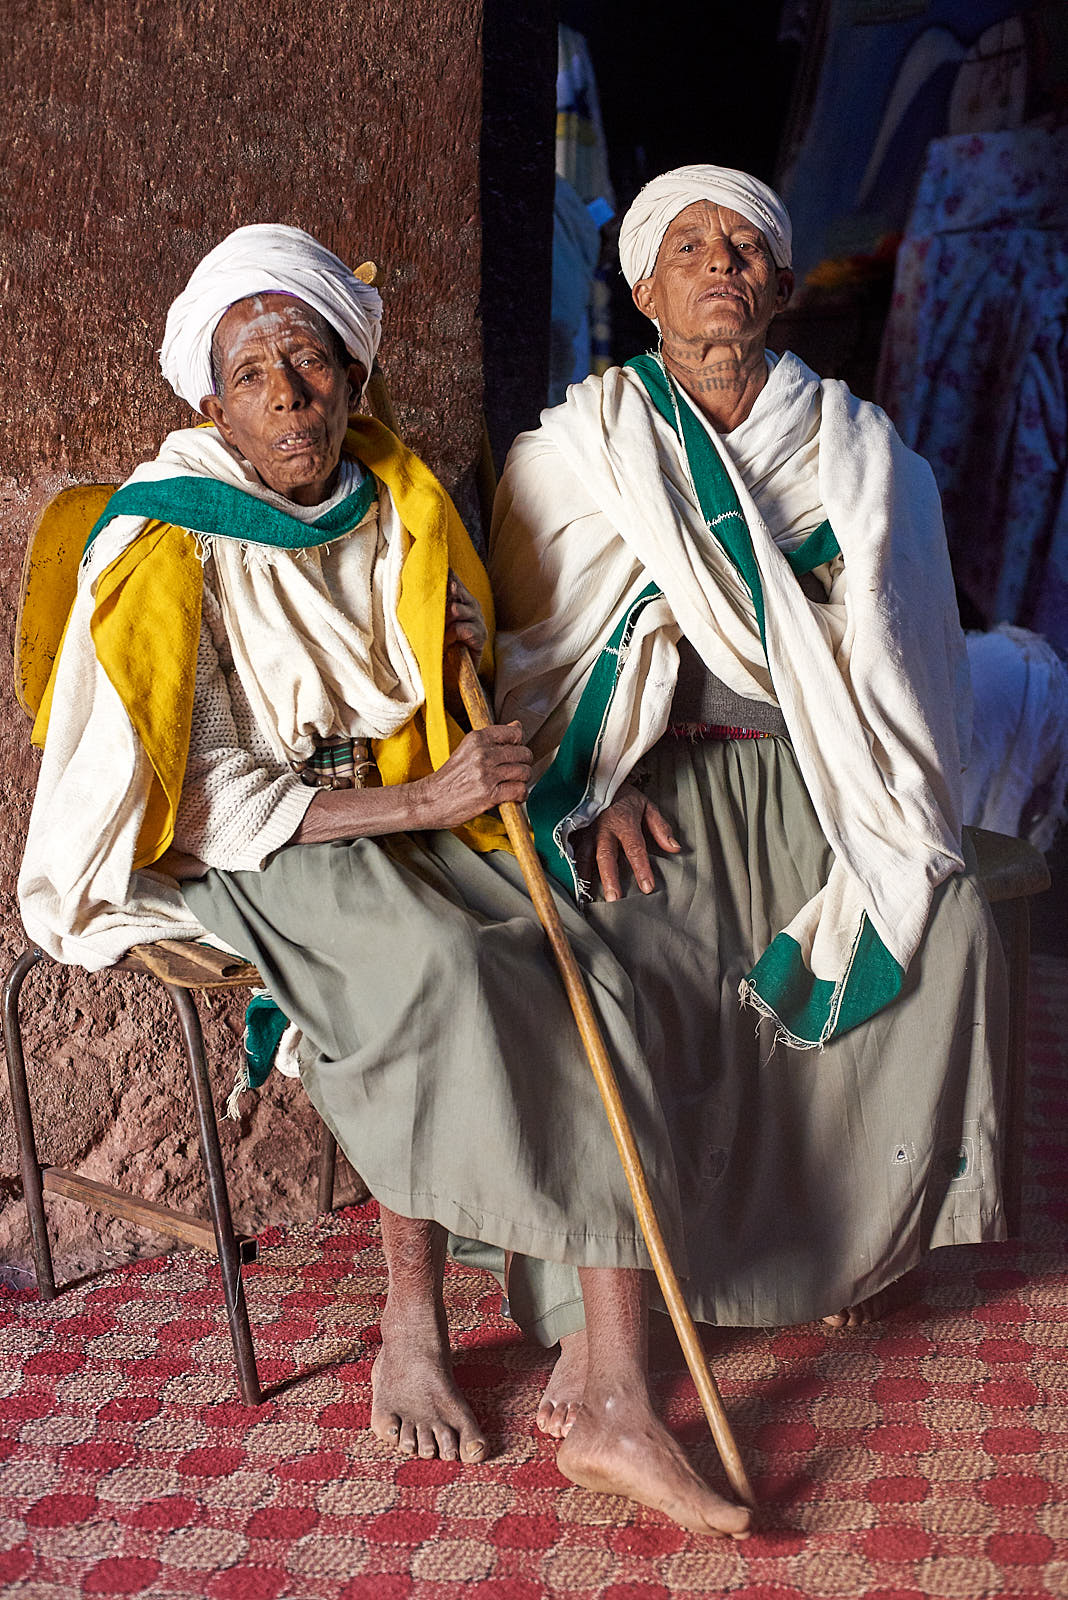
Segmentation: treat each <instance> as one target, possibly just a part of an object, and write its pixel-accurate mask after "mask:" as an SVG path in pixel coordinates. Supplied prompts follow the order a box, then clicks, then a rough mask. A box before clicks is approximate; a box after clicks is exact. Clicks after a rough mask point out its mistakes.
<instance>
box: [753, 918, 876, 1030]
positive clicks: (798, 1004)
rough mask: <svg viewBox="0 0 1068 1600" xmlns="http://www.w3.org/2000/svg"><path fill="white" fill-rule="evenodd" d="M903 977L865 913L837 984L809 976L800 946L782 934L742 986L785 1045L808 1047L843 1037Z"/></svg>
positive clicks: (774, 940) (827, 979)
mask: <svg viewBox="0 0 1068 1600" xmlns="http://www.w3.org/2000/svg"><path fill="white" fill-rule="evenodd" d="M904 978H905V972H904V968H903V967H902V966H901V965H900V964H899V963H898V962H897V961H895V960H894V958H893V956H892V955H891V954H890V952H889V950H887V948H886V946H885V945H884V944H883V942H882V940H881V939H880V938H879V935H878V934H877V933H876V931H875V929H874V928H873V927H872V925H871V922H870V921H869V919H868V916H867V913H866V912H865V913H863V914H862V915H861V919H860V931H859V933H858V934H857V940H856V943H855V945H854V946H853V953H852V955H851V956H850V959H849V965H848V967H847V968H846V974H845V978H844V980H843V981H842V982H840V983H835V982H833V981H832V980H831V979H830V978H817V977H814V976H813V974H812V973H811V972H810V971H809V969H808V967H806V965H805V962H804V958H803V956H802V954H801V946H800V945H799V944H798V942H797V940H796V939H793V938H791V937H790V935H789V934H788V933H777V934H776V935H775V937H774V939H773V940H772V941H771V943H770V944H769V946H768V948H767V949H766V950H765V951H764V954H763V955H762V956H761V957H760V960H759V961H758V962H757V964H756V966H755V967H754V968H753V970H752V972H750V974H749V976H748V978H747V979H746V982H747V984H749V985H750V986H751V988H752V990H753V995H754V997H755V999H756V1002H757V1006H758V1009H759V1010H762V1011H765V1012H768V1013H770V1014H771V1015H772V1016H773V1017H774V1018H775V1020H776V1022H777V1023H778V1024H779V1026H780V1027H781V1028H782V1030H783V1032H784V1033H785V1034H786V1035H787V1036H788V1038H789V1040H790V1041H791V1042H795V1043H797V1044H798V1045H800V1046H802V1047H804V1046H808V1047H810V1048H811V1047H812V1046H815V1045H821V1044H826V1043H827V1042H828V1041H829V1040H830V1039H832V1038H838V1037H839V1036H840V1035H841V1034H843V1033H848V1032H849V1030H850V1028H855V1027H857V1026H858V1025H859V1024H860V1023H862V1022H867V1021H868V1019H869V1018H870V1017H873V1016H874V1015H875V1013H876V1012H877V1011H881V1010H882V1009H883V1007H884V1006H888V1005H890V1003H891V1002H892V1001H894V1000H896V999H897V997H898V995H899V994H900V993H901V985H902V983H903V982H904Z"/></svg>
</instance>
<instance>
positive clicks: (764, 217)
mask: <svg viewBox="0 0 1068 1600" xmlns="http://www.w3.org/2000/svg"><path fill="white" fill-rule="evenodd" d="M698 200H711V201H712V202H713V204H715V205H721V206H729V208H730V209H731V210H732V211H737V212H738V214H739V215H740V216H743V217H745V218H746V220H747V221H749V222H751V223H752V224H753V226H754V227H756V228H759V229H760V231H761V233H763V234H764V236H765V238H766V239H767V241H768V243H769V245H770V246H771V253H772V256H773V257H774V260H775V265H776V266H777V267H788V266H789V265H790V261H791V259H792V257H791V247H792V237H793V234H792V228H791V225H790V215H789V212H788V211H787V209H786V207H785V206H784V205H783V203H782V201H781V200H780V199H779V197H778V195H777V194H776V193H775V191H774V189H769V188H768V186H767V184H766V183H761V181H760V179H759V178H751V177H750V176H749V174H748V172H739V171H737V170H736V169H735V168H734V167H713V166H707V165H697V166H691V167H676V168H675V169H674V170H673V171H671V172H663V173H661V175H660V176H659V177H658V178H653V179H652V181H651V182H649V183H647V184H646V185H645V187H644V189H641V190H639V192H638V195H637V197H636V199H635V200H634V202H633V204H632V205H631V207H630V209H629V210H628V212H627V214H626V216H625V217H624V218H623V222H622V224H621V225H620V229H619V262H620V266H621V267H622V268H623V276H624V277H625V278H626V280H627V282H628V283H629V284H630V286H631V288H632V289H633V287H634V285H635V284H636V283H637V282H638V281H639V280H640V279H642V278H649V277H651V276H652V272H653V268H654V267H655V266H656V258H657V254H658V252H659V250H660V246H661V244H662V243H663V241H664V235H665V233H666V232H667V231H668V229H669V228H670V226H671V224H672V223H673V222H674V220H675V218H676V217H677V216H678V214H679V212H680V211H685V210H686V207H687V206H692V205H694V204H696V202H697V201H698Z"/></svg>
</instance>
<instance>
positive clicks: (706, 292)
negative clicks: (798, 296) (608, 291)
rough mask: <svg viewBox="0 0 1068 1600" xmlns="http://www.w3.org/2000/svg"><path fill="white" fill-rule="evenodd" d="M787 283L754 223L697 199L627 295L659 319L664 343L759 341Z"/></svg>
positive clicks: (790, 276) (790, 277)
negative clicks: (648, 273)
mask: <svg viewBox="0 0 1068 1600" xmlns="http://www.w3.org/2000/svg"><path fill="white" fill-rule="evenodd" d="M793 286H794V277H793V273H792V272H790V271H789V270H788V269H786V268H782V269H780V268H777V267H776V265H775V261H774V259H773V257H772V254H771V247H770V246H769V244H768V241H767V240H766V239H765V237H764V235H763V234H762V233H761V231H760V229H759V228H758V227H757V226H756V225H755V224H754V223H752V222H749V221H747V219H746V218H745V217H743V216H741V215H740V214H739V213H738V212H737V211H732V210H731V209H730V207H729V206H721V205H715V204H714V203H713V202H712V201H710V200H698V201H697V202H696V203H695V204H694V205H691V206H687V207H686V209H685V211H680V212H679V214H678V216H677V217H676V218H675V219H674V221H673V222H672V223H671V225H670V227H669V228H668V230H667V232H666V233H665V235H664V238H663V241H662V243H661V245H660V249H659V251H658V252H657V257H656V266H655V267H654V268H653V274H652V277H650V278H642V279H640V280H639V281H638V282H637V283H636V284H635V285H634V291H633V292H634V303H635V305H636V306H637V307H638V310H639V311H642V312H644V313H645V315H646V316H647V317H655V318H656V319H657V320H658V321H659V323H660V331H661V334H662V335H663V339H664V343H665V345H668V344H672V343H673V344H676V345H678V344H684V345H702V344H716V343H721V344H732V343H735V342H737V341H745V342H749V341H752V340H758V339H759V340H763V337H764V334H765V333H766V332H767V329H768V324H769V323H770V322H771V319H772V317H773V316H774V315H775V313H776V312H777V311H781V310H782V308H783V307H784V306H785V304H786V302H787V301H788V300H789V298H790V293H791V290H792V289H793Z"/></svg>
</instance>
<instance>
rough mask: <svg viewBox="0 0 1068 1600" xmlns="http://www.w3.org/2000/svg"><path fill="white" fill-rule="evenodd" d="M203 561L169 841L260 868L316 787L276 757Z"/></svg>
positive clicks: (216, 862) (206, 856)
mask: <svg viewBox="0 0 1068 1600" xmlns="http://www.w3.org/2000/svg"><path fill="white" fill-rule="evenodd" d="M212 568H213V563H212V561H211V559H210V557H209V559H208V561H207V562H206V563H205V567H204V600H203V610H202V613H201V622H200V644H199V648H198V650H197V681H196V689H195V691H194V695H193V723H192V728H191V730H190V735H189V759H188V762H187V764H186V769H185V782H184V784H183V786H182V798H181V801H180V802H179V806H178V816H177V819H176V822H175V831H174V846H175V848H176V849H177V850H179V851H182V852H183V853H186V854H188V855H192V856H196V857H198V859H199V860H201V861H204V862H206V863H207V865H208V866H209V867H223V868H226V869H228V870H230V871H235V872H236V871H240V870H241V869H243V868H244V869H250V870H253V871H256V870H258V869H259V868H260V867H262V866H263V864H264V862H265V861H266V859H267V857H268V856H269V855H271V853H272V852H273V851H275V850H277V849H279V848H280V847H281V846H282V845H284V844H285V843H286V841H287V839H290V838H292V836H293V834H294V833H295V832H296V830H297V828H298V827H299V826H300V823H301V821H302V819H303V817H304V813H305V812H306V811H307V809H308V807H309V806H310V805H311V802H312V801H313V800H314V798H315V794H316V791H315V790H314V789H311V788H308V787H307V785H305V784H304V783H302V782H301V780H300V778H299V777H298V776H297V775H296V773H295V772H293V771H292V770H291V769H290V768H289V767H287V766H285V765H284V764H283V763H282V762H281V761H279V759H278V757H277V755H276V754H275V752H274V749H273V748H272V745H271V743H270V741H269V740H268V738H267V736H266V735H265V734H264V732H263V730H262V729H261V728H260V727H259V725H258V723H257V721H256V718H255V716H254V714H253V711H252V707H251V706H250V705H249V702H248V698H247V696H246V694H245V691H244V689H243V688H242V685H241V679H240V678H239V677H238V674H237V671H236V670H235V668H234V663H233V658H232V656H231V654H230V647H229V644H228V641H227V638H226V630H225V627H224V624H223V614H222V607H221V606H220V605H219V601H218V598H217V596H216V594H215V591H214V588H213V586H212Z"/></svg>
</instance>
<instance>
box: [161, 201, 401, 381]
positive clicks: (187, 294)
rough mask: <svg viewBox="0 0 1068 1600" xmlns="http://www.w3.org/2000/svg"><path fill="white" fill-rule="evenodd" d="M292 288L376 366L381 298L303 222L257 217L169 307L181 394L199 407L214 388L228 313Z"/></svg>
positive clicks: (167, 338)
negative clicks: (214, 359)
mask: <svg viewBox="0 0 1068 1600" xmlns="http://www.w3.org/2000/svg"><path fill="white" fill-rule="evenodd" d="M264 293H275V294H292V295H296V296H297V297H298V299H300V300H303V301H304V302H305V304H306V305H309V306H311V307H312V308H313V310H315V311H318V312H319V313H320V314H321V315H322V316H324V317H325V318H326V320H327V322H329V324H330V326H331V327H332V328H335V329H336V330H337V332H338V333H339V334H340V335H341V337H342V339H344V341H345V348H346V349H347V350H348V352H349V354H350V355H351V356H352V358H353V360H354V361H359V362H361V363H362V364H363V366H364V367H365V368H366V369H367V371H368V373H369V372H370V370H371V363H372V361H373V360H374V358H375V352H376V350H377V349H378V341H379V338H380V336H381V322H382V301H381V298H380V297H379V293H378V290H377V289H372V288H371V286H370V285H369V284H366V283H361V282H360V280H359V278H357V277H356V275H355V273H353V272H352V271H351V270H350V269H349V268H348V267H347V266H346V265H345V263H344V262H343V261H340V260H339V259H338V257H337V256H336V255H334V253H333V252H332V251H331V250H328V249H327V248H326V246H325V245H322V244H320V243H319V241H318V240H317V239H313V238H312V236H311V234H310V233H305V232H304V231H303V230H302V229H301V228H289V227H286V226H285V225H284V224H283V223H280V222H257V223H253V224H252V225H251V226H249V227H246V228H238V229H236V230H235V232H233V233H231V234H229V235H228V236H227V238H225V239H224V240H223V241H222V243H221V244H217V245H216V246H215V249H214V250H212V251H210V252H209V254H208V255H206V256H205V257H204V259H203V261H202V262H201V263H200V265H199V266H198V267H196V268H195V269H194V272H193V276H192V277H191V278H190V280H189V282H188V283H187V284H186V286H185V288H184V289H183V290H182V292H181V294H180V295H179V296H178V298H177V300H175V302H174V304H173V305H172V306H171V309H170V310H169V311H168V313H167V326H166V329H165V331H164V335H163V349H162V350H161V351H160V358H159V364H160V368H161V369H162V372H163V376H164V377H165V378H166V380H167V382H168V383H169V384H170V386H171V388H172V389H173V390H174V392H175V394H176V395H178V396H179V397H180V398H181V399H182V400H186V401H188V402H189V404H190V405H191V406H192V407H193V409H194V410H196V411H199V410H200V402H201V400H202V398H203V397H204V395H206V394H212V393H213V392H214V389H215V384H214V381H213V379H212V375H211V341H212V336H213V335H214V333H215V329H216V328H217V327H218V325H219V323H220V322H221V320H222V318H223V317H224V316H225V314H226V312H227V311H228V310H229V309H230V307H231V306H232V305H234V304H235V303H236V302H237V301H238V300H247V299H248V297H249V295H254V294H264Z"/></svg>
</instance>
